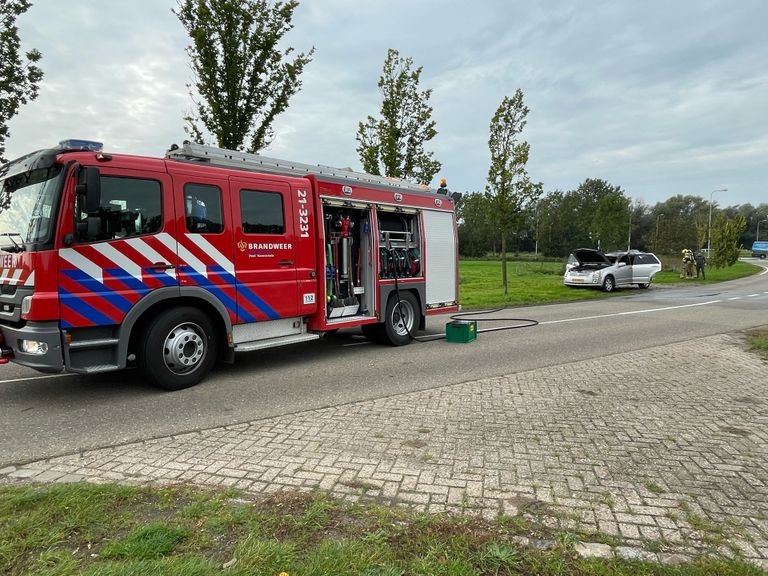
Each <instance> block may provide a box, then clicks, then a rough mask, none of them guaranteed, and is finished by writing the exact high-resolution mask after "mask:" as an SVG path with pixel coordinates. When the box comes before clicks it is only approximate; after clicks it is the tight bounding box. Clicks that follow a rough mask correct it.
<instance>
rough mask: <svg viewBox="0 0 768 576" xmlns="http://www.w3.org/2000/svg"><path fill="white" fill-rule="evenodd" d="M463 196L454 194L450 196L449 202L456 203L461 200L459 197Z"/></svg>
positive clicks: (458, 193)
mask: <svg viewBox="0 0 768 576" xmlns="http://www.w3.org/2000/svg"><path fill="white" fill-rule="evenodd" d="M462 196H464V194H462V193H461V192H454V193H453V194H451V200H453V203H454V204H456V203H458V201H459V200H461V197H462Z"/></svg>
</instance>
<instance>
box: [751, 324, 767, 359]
mask: <svg viewBox="0 0 768 576" xmlns="http://www.w3.org/2000/svg"><path fill="white" fill-rule="evenodd" d="M747 343H748V344H749V349H750V350H751V351H752V352H755V353H757V354H758V355H759V356H762V357H763V358H765V359H766V360H768V330H752V331H750V332H747Z"/></svg>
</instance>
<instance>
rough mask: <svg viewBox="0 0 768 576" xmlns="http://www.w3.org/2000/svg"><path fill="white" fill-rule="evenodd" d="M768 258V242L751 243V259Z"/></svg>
mask: <svg viewBox="0 0 768 576" xmlns="http://www.w3.org/2000/svg"><path fill="white" fill-rule="evenodd" d="M766 256H768V242H753V243H752V258H760V259H763V260H764V259H765V257H766Z"/></svg>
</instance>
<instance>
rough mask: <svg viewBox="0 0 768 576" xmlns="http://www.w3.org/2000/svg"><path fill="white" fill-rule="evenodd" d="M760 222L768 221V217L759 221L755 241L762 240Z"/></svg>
mask: <svg viewBox="0 0 768 576" xmlns="http://www.w3.org/2000/svg"><path fill="white" fill-rule="evenodd" d="M760 222H768V218H766V219H765V220H758V221H757V238H755V242H760Z"/></svg>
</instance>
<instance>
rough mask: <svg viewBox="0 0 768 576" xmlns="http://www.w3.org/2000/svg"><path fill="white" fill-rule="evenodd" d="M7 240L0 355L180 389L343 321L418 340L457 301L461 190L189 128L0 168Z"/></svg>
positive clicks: (388, 336)
mask: <svg viewBox="0 0 768 576" xmlns="http://www.w3.org/2000/svg"><path fill="white" fill-rule="evenodd" d="M0 249H1V251H0V331H1V332H2V338H0V363H7V362H9V361H13V362H16V363H18V364H21V365H24V366H29V367H32V368H35V369H37V370H39V371H41V372H60V371H67V372H78V373H85V374H93V373H98V372H108V371H111V370H119V369H122V368H125V367H126V365H128V364H130V363H133V362H135V363H136V364H137V365H138V367H139V368H140V369H141V370H142V372H143V373H144V374H145V375H146V376H147V377H148V378H149V379H151V380H152V381H153V382H155V383H156V384H158V385H159V386H161V387H163V388H166V389H171V390H177V389H181V388H186V387H189V386H193V385H195V384H197V383H198V382H200V381H201V380H202V379H203V378H204V377H205V375H206V374H207V373H208V372H209V370H210V369H211V367H212V365H213V364H214V363H215V362H216V361H217V360H220V361H224V362H232V361H233V360H234V353H235V352H245V351H252V350H260V349H265V348H270V347H275V346H282V345H287V344H295V343H298V342H303V341H308V340H313V339H317V338H319V337H320V336H321V335H322V334H323V333H326V332H331V331H335V330H338V329H339V328H349V327H355V326H359V327H360V328H361V329H362V331H363V333H364V334H365V335H366V336H367V337H368V338H369V339H371V340H374V341H376V342H381V343H387V344H391V345H395V346H398V345H403V344H407V343H409V342H410V341H411V338H412V334H413V333H414V332H415V331H416V330H418V329H423V328H424V323H425V316H426V315H428V314H438V313H445V312H452V311H456V310H458V308H459V305H458V278H457V274H458V267H457V238H456V219H455V198H452V197H451V196H449V195H447V194H442V193H437V192H436V191H434V190H431V189H429V188H427V187H422V186H417V185H414V184H412V183H409V182H405V181H402V180H393V179H389V178H383V177H379V176H371V175H368V174H362V173H357V172H352V171H350V170H341V169H336V168H331V167H326V166H317V165H307V164H298V163H293V162H287V161H283V160H276V159H272V158H267V157H264V156H260V155H256V154H247V153H243V152H237V151H232V150H224V149H221V148H214V147H210V146H202V145H196V144H190V143H184V145H183V146H181V147H177V146H172V147H171V150H169V151H168V152H167V154H166V156H165V157H164V158H146V157H139V156H128V155H119V154H106V153H104V152H102V150H101V145H100V144H99V143H95V142H90V141H82V140H68V141H64V142H62V143H60V145H59V146H58V147H56V148H53V149H49V150H41V151H38V152H34V153H32V154H29V155H27V156H24V157H22V158H19V159H17V160H15V161H13V162H10V163H8V164H5V165H3V166H2V167H0Z"/></svg>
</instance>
